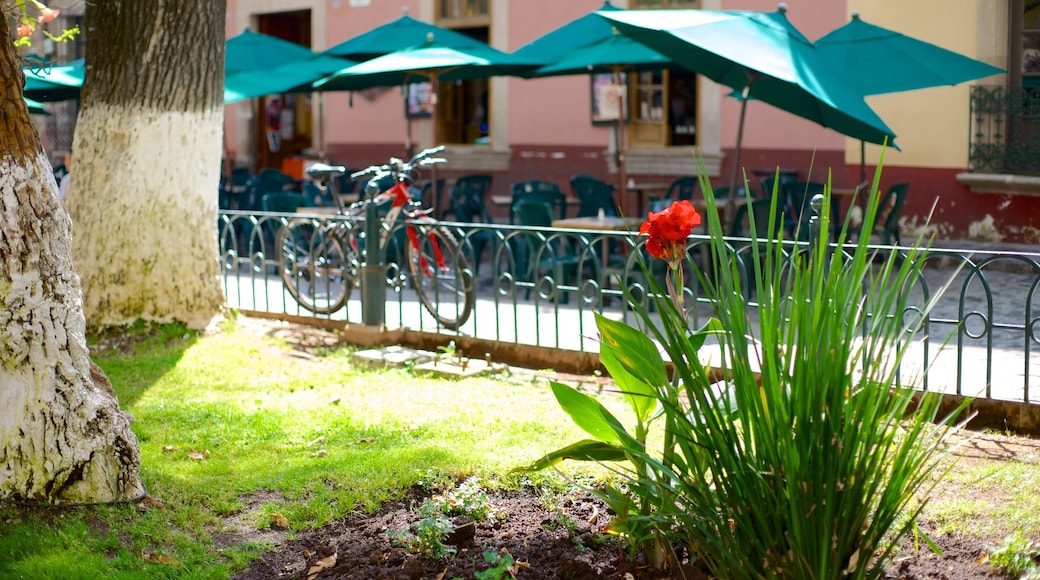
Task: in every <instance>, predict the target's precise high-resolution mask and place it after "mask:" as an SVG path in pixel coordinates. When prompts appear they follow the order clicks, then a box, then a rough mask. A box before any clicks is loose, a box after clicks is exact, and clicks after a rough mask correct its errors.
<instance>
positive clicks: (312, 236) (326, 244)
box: [275, 220, 359, 314]
mask: <svg viewBox="0 0 1040 580" xmlns="http://www.w3.org/2000/svg"><path fill="white" fill-rule="evenodd" d="M275 247H276V248H279V256H278V271H279V272H280V273H281V275H282V282H283V283H284V284H285V289H286V290H288V292H289V294H290V295H291V296H292V297H293V299H294V300H296V302H297V303H299V305H300V306H302V307H304V308H306V309H307V310H310V311H311V312H314V313H315V314H332V313H333V312H336V311H337V310H339V309H341V308H343V306H344V305H346V303H347V299H348V298H349V297H350V293H351V291H352V290H353V288H354V284H355V283H356V281H357V273H358V264H359V259H358V256H357V251H356V250H355V249H354V247H353V244H351V243H350V233H349V229H348V228H347V226H345V225H343V224H332V225H329V226H326V227H324V228H322V227H319V226H318V225H317V222H315V221H313V220H292V221H290V222H289V223H288V224H286V226H285V227H283V228H282V229H280V230H279V231H278V242H277V245H276V246H275Z"/></svg>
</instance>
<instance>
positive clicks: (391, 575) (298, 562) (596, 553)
mask: <svg viewBox="0 0 1040 580" xmlns="http://www.w3.org/2000/svg"><path fill="white" fill-rule="evenodd" d="M251 324H258V325H259V326H258V329H263V328H267V330H266V332H271V333H276V334H275V336H277V337H278V338H279V339H281V340H283V341H285V342H286V343H288V344H290V345H292V346H293V348H294V350H298V351H299V352H304V353H306V352H308V351H309V350H311V349H314V348H324V347H326V346H328V345H330V344H331V342H329V341H333V340H335V337H336V335H335V334H334V333H332V332H328V331H323V330H317V329H313V328H308V327H303V326H299V325H290V324H285V323H277V322H270V321H261V322H259V323H257V322H256V321H252V322H251ZM272 324H274V325H276V327H275V329H274V330H272V329H271V325H272ZM515 372H517V373H536V374H539V375H554V373H552V371H527V370H522V369H516V371H515ZM554 378H556V379H557V380H563V381H567V382H585V383H586V384H588V383H599V384H604V383H605V382H606V381H605V379H603V378H601V377H573V376H567V375H556V376H554ZM956 455H957V457H958V460H959V468H971V467H972V466H975V465H978V464H979V463H993V462H1028V463H1036V462H1040V442H1038V441H1037V440H1034V439H1029V438H1025V437H1014V436H1010V435H1007V436H1005V435H997V434H970V437H969V438H968V439H966V440H965V441H962V442H961V444H960V445H959V446H958V448H957V451H956ZM963 493H964V489H963V488H962V487H961V486H958V485H940V486H939V487H938V488H937V489H936V490H935V491H934V492H933V499H935V500H939V499H942V498H943V497H949V498H955V497H963ZM989 493H990V495H991V496H992V497H989V496H988V497H987V498H986V499H987V500H988V501H990V502H993V503H1000V502H1003V501H1007V499H1006V498H1002V497H999V494H998V493H997V492H993V491H991V492H989ZM422 497H423V493H422V492H421V491H420V490H413V495H412V496H411V497H410V498H408V499H406V500H402V501H391V502H387V503H385V504H384V505H383V506H382V508H381V509H379V510H378V511H377V512H375V513H373V514H360V513H359V514H354V515H351V516H349V517H347V518H344V519H342V520H340V521H337V522H334V523H332V524H330V525H327V526H325V527H322V528H319V529H314V530H308V531H304V532H301V533H300V534H298V535H297V536H296V538H295V539H293V540H290V541H285V542H284V543H281V544H279V545H277V547H276V548H275V549H273V550H271V551H269V552H266V553H264V554H263V555H262V556H261V557H260V558H258V559H257V560H255V561H253V562H252V563H251V565H250V566H249V568H248V569H247V570H246V571H244V572H243V573H242V574H240V575H238V576H236V578H237V579H238V580H259V579H269V578H315V579H316V578H325V579H328V578H337V579H353V578H356V579H366V580H368V579H395V580H396V579H437V580H448V579H451V578H474V574H475V573H477V572H480V571H482V570H487V569H488V568H490V567H491V565H490V564H488V563H487V562H486V561H485V558H484V552H492V553H495V554H503V553H508V554H509V555H510V556H511V557H512V558H513V559H514V560H515V561H516V562H518V563H519V564H518V566H517V567H516V568H515V569H514V570H513V572H514V573H515V577H516V578H519V579H525V578H526V579H546V578H575V579H588V578H602V579H610V580H613V579H616V580H623V579H624V580H645V579H657V578H659V576H657V575H655V574H653V573H651V572H650V571H649V570H648V569H647V568H646V567H645V566H643V565H641V563H640V562H639V561H630V560H628V559H627V558H626V557H625V555H624V554H622V553H621V552H620V551H619V548H618V543H617V541H616V540H615V539H614V538H613V537H611V536H608V535H606V534H605V533H604V526H606V524H607V523H608V521H609V520H610V515H611V514H610V511H609V509H608V508H607V507H606V506H605V505H603V504H602V502H600V501H599V500H598V499H597V498H595V497H593V496H590V495H588V494H584V493H579V492H575V493H572V494H569V495H567V496H566V497H564V498H562V499H560V500H559V501H556V502H555V505H554V506H553V508H552V509H549V508H547V506H546V505H545V502H544V498H543V497H541V496H539V495H538V494H537V493H536V492H535V491H533V490H521V491H514V492H503V493H496V494H493V495H491V496H490V498H489V499H490V502H491V505H492V507H493V508H494V509H495V510H497V511H498V512H500V513H501V514H503V515H504V517H503V518H498V519H492V520H488V521H485V522H481V523H479V524H477V525H476V526H475V527H473V528H472V533H471V534H470V533H466V534H464V535H462V536H459V537H457V538H455V539H453V540H451V541H453V542H455V544H453V545H454V547H455V548H456V549H457V551H458V552H457V554H456V555H455V557H453V558H448V559H444V560H434V559H423V558H419V557H417V556H414V555H411V554H408V553H406V552H405V550H404V549H402V548H400V547H395V546H393V545H392V544H391V542H390V539H389V538H388V536H387V534H386V532H387V531H388V530H405V529H407V528H408V526H409V524H410V523H412V522H414V521H416V520H417V516H416V513H415V511H414V510H413V508H414V506H416V505H418V504H419V503H420V502H421V500H422ZM238 523H239V526H241V525H243V524H246V522H238ZM239 526H236V527H239ZM968 528H969V529H970V526H968ZM921 530H922V531H923V532H924V533H926V534H928V535H929V536H930V537H931V538H932V540H934V541H935V543H936V544H937V545H938V546H939V548H940V549H941V550H942V554H941V555H936V554H935V553H933V552H932V551H931V550H929V549H928V548H927V547H925V546H924V544H923V543H922V544H920V546H919V547H918V549H915V546H914V544H913V541H912V539H908V540H907V541H906V542H905V544H904V546H903V547H902V549H901V550H900V552H899V554H898V556H897V557H896V559H895V561H894V562H893V563H892V565H891V566H889V568H888V570H887V573H886V576H885V577H886V578H889V579H896V578H899V579H908V580H912V579H924V578H935V579H946V580H967V579H976V578H997V577H1000V576H999V575H998V574H996V572H995V571H994V569H993V568H991V567H990V566H988V565H986V564H984V563H983V562H984V560H985V556H986V551H987V548H988V547H989V546H992V545H996V544H998V543H999V542H1000V540H1001V539H1002V538H1003V537H1004V536H1003V535H994V536H992V537H977V536H971V535H957V534H940V533H939V532H938V530H937V529H936V527H935V526H933V525H931V524H930V523H928V522H927V521H925V522H922V523H921ZM240 531H241V530H240ZM1012 531H1013V530H1010V529H1008V530H1004V531H1003V533H1004V535H1006V534H1010V533H1011V532H1012ZM282 537H283V538H284V536H282ZM278 538H279V535H275V534H272V535H268V536H267V537H265V538H264V539H265V540H268V541H271V540H273V541H275V542H276V543H277V542H278ZM333 556H334V557H333ZM315 567H318V568H315ZM314 569H320V572H317V573H315V574H314V575H312V576H308V574H307V572H308V570H314ZM684 573H685V578H702V577H705V576H704V575H703V573H702V572H701V571H700V570H685V571H684ZM507 576H508V575H507ZM507 576H503V577H507Z"/></svg>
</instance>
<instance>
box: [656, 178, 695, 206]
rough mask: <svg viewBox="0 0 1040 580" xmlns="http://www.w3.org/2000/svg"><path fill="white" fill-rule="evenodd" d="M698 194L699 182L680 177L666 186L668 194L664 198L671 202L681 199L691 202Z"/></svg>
mask: <svg viewBox="0 0 1040 580" xmlns="http://www.w3.org/2000/svg"><path fill="white" fill-rule="evenodd" d="M698 193H700V180H698V179H697V178H696V177H692V176H687V177H680V178H679V179H676V180H675V181H673V182H672V184H671V185H669V186H668V193H666V194H665V196H664V198H665V199H669V200H672V201H676V200H683V199H688V200H691V201H692V200H693V199H694V196H696V195H697V194H698Z"/></svg>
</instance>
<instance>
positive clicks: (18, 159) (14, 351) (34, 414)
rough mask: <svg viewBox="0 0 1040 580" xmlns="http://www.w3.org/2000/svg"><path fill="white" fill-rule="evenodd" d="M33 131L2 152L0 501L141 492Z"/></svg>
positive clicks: (108, 497) (125, 426)
mask: <svg viewBox="0 0 1040 580" xmlns="http://www.w3.org/2000/svg"><path fill="white" fill-rule="evenodd" d="M0 41H2V42H6V43H7V44H10V40H8V39H7V38H6V37H4V36H3V35H0ZM25 122H26V124H28V113H27V112H26V113H25ZM31 137H32V139H34V140H35V144H36V150H37V152H36V154H35V155H34V154H32V153H27V152H23V153H22V154H20V155H14V154H11V153H7V152H5V153H4V154H3V157H0V232H2V235H0V497H3V498H8V499H15V500H22V501H30V502H40V503H75V502H98V501H115V500H126V499H132V498H135V497H138V496H140V495H142V494H143V492H144V487H143V484H142V483H141V480H140V478H139V465H140V454H139V451H138V445H137V438H136V437H135V436H134V434H133V432H132V431H131V430H130V421H131V418H130V417H129V416H128V415H127V414H125V413H123V412H122V411H120V409H119V403H118V401H117V400H116V397H115V393H114V392H112V387H111V385H110V384H109V383H108V380H107V379H106V378H105V376H104V374H103V373H101V372H100V369H98V368H97V367H94V366H93V363H92V362H91V361H90V357H89V352H88V350H87V345H86V338H85V334H84V333H85V321H84V317H83V311H82V309H81V303H80V287H79V281H78V279H77V278H76V274H75V272H74V271H73V269H72V261H71V259H70V251H69V246H70V241H71V240H70V237H69V218H68V215H67V214H66V213H65V210H64V209H63V207H62V205H61V201H60V199H59V198H58V190H57V185H56V183H55V181H54V176H53V173H52V172H51V168H50V164H49V163H48V162H47V159H46V158H45V156H44V154H43V150H42V148H40V147H39V139H38V137H36V135H35V133H33V134H32V135H31Z"/></svg>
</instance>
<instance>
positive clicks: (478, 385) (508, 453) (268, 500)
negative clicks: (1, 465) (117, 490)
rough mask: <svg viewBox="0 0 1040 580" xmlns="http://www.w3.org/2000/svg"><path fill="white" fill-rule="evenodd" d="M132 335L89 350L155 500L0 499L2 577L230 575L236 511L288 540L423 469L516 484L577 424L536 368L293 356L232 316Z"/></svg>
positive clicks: (247, 552) (375, 499) (364, 505)
mask: <svg viewBox="0 0 1040 580" xmlns="http://www.w3.org/2000/svg"><path fill="white" fill-rule="evenodd" d="M128 334H129V336H131V337H132V338H133V340H132V341H131V342H139V344H137V345H136V346H135V347H134V348H133V349H132V351H131V352H130V354H125V355H124V354H121V353H120V352H119V351H118V350H114V349H112V348H109V347H108V345H109V344H111V342H112V341H113V340H116V339H114V338H113V337H102V338H101V339H100V340H92V349H93V351H94V353H95V360H96V362H97V363H98V365H99V366H101V367H102V369H104V370H105V372H106V373H107V374H108V376H109V378H110V379H111V381H112V384H113V385H114V387H115V389H116V392H117V393H118V395H119V398H120V402H121V404H122V407H123V409H124V410H126V411H129V412H130V413H132V414H133V415H134V417H135V422H134V424H133V429H134V432H135V433H136V434H137V436H138V439H139V441H140V446H141V457H142V464H141V472H142V477H143V479H144V482H145V484H146V485H147V487H148V491H149V493H150V494H151V495H152V496H153V497H155V498H156V499H158V500H160V501H161V502H162V505H161V506H158V507H154V508H152V509H150V510H148V511H138V510H137V509H136V508H135V507H134V506H132V505H114V506H101V507H81V508H64V509H36V508H19V507H16V506H12V505H10V504H5V503H0V522H3V525H2V526H0V577H3V578H18V577H25V578H62V579H66V578H97V577H106V578H107V577H116V578H138V577H140V578H155V577H168V578H226V577H227V576H228V575H229V574H232V573H234V572H235V571H236V570H240V569H242V568H243V567H244V566H245V564H246V563H247V562H248V560H249V559H250V558H252V557H255V556H256V555H257V554H258V553H259V551H260V550H262V548H263V546H262V545H257V544H245V545H241V544H238V545H236V544H235V543H234V542H232V543H230V544H229V543H228V542H222V543H221V541H215V540H214V539H213V538H214V537H218V538H219V537H222V535H224V534H226V533H228V532H230V531H232V530H231V529H230V526H229V524H228V522H229V521H230V520H231V519H232V518H235V519H238V520H241V521H244V522H245V523H246V525H247V526H250V527H253V528H256V529H260V528H263V527H265V526H267V525H268V524H269V523H270V521H271V519H272V518H271V515H272V514H280V515H282V516H284V517H285V518H286V519H287V520H288V522H289V535H290V537H291V536H292V535H293V534H294V533H295V532H297V531H299V530H303V529H307V528H312V527H316V526H321V525H323V524H326V523H328V522H330V521H332V520H335V519H337V518H340V517H343V516H344V515H345V514H347V513H349V512H351V511H352V510H357V509H362V510H374V509H375V508H376V507H378V505H379V504H380V503H381V502H383V501H386V500H388V499H391V498H395V497H400V496H402V495H403V493H404V492H405V491H406V490H407V488H409V487H410V486H412V485H414V484H415V483H416V482H418V481H419V480H420V479H422V478H423V476H424V475H427V474H428V473H429V471H430V470H431V469H435V470H437V471H438V472H439V473H441V474H445V475H447V476H449V477H453V478H455V479H457V480H462V479H463V478H465V477H466V476H469V475H479V476H481V477H482V478H483V480H484V481H485V482H486V484H487V485H490V486H514V485H517V484H518V482H519V479H518V478H517V477H513V476H509V475H508V474H509V471H510V470H511V469H513V468H514V467H517V466H518V465H521V464H524V463H527V462H530V461H531V460H533V459H534V458H536V457H538V456H540V455H541V454H543V453H545V452H546V451H547V450H549V449H551V448H554V447H556V446H558V445H559V443H560V442H561V441H566V440H570V439H573V438H574V436H575V435H576V434H577V427H574V426H573V424H572V423H571V422H570V421H569V419H568V418H567V417H566V415H564V414H563V412H562V411H561V410H560V409H559V406H558V405H557V404H556V401H555V399H554V398H553V397H552V395H551V393H550V391H549V387H548V384H547V383H545V382H544V381H541V380H538V381H534V380H532V379H531V378H529V377H519V376H517V377H508V376H507V377H499V378H494V379H469V380H463V381H450V380H438V379H432V378H420V377H416V376H413V375H411V374H409V373H408V372H406V371H404V370H380V371H364V370H359V369H357V368H355V367H354V366H353V365H352V364H351V363H350V360H349V354H350V350H349V349H342V350H333V351H329V352H326V353H323V355H322V356H319V357H317V358H315V359H307V358H301V357H298V356H294V355H292V354H291V352H290V350H291V349H290V348H289V347H288V346H286V345H284V344H280V343H278V342H277V341H276V340H275V339H273V338H270V337H267V336H265V337H264V338H263V339H262V340H258V339H257V335H256V333H251V332H247V331H246V330H244V329H241V328H237V327H235V326H233V325H230V326H228V327H227V328H226V329H225V331H224V332H222V333H219V334H214V335H210V336H201V335H197V334H194V333H189V332H186V331H185V330H184V329H183V327H178V326H176V325H169V326H156V327H149V326H142V325H137V326H135V327H133V328H131V329H130V330H129V331H128ZM117 342H118V340H117ZM618 412H622V413H623V411H622V410H620V409H619V411H618ZM195 454H201V455H202V456H203V458H202V459H196V458H192V456H193V455H195ZM568 468H569V472H570V473H571V474H572V475H582V476H584V475H586V474H591V473H595V471H594V470H592V469H591V468H590V467H588V466H580V465H574V466H568ZM578 470H589V471H588V472H579V471H578ZM149 555H153V556H152V557H151V559H157V558H158V557H159V556H161V557H163V558H169V559H172V560H167V561H166V562H165V563H156V562H152V561H149V560H150V558H149V557H148V556H149Z"/></svg>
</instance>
